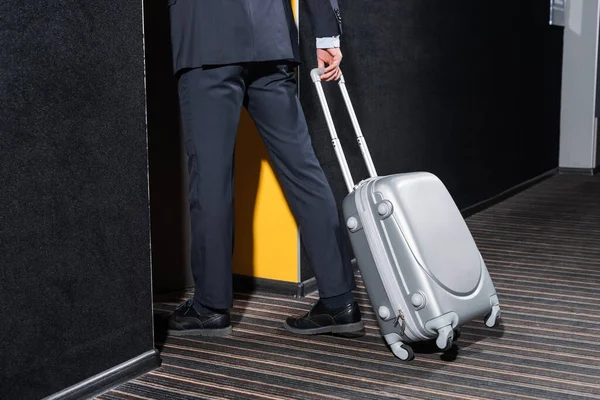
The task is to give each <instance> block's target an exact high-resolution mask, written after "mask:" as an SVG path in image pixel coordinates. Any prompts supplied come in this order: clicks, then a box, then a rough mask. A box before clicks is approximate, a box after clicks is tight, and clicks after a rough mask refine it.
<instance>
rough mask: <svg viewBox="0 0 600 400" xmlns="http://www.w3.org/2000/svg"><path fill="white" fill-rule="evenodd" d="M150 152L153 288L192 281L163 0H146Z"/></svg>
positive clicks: (184, 182)
mask: <svg viewBox="0 0 600 400" xmlns="http://www.w3.org/2000/svg"><path fill="white" fill-rule="evenodd" d="M144 15H145V18H144V21H145V24H144V26H145V37H144V38H145V45H146V46H145V49H146V93H147V100H146V101H147V104H148V105H147V107H148V153H149V171H150V204H151V210H152V212H151V225H152V269H153V271H152V272H153V285H154V291H155V293H161V292H171V291H174V290H179V289H182V288H185V287H191V286H193V285H194V283H193V280H192V275H191V270H190V268H189V249H188V247H187V246H189V242H190V232H189V230H190V228H189V209H188V207H189V204H188V198H187V170H186V167H187V166H186V163H187V157H186V155H185V152H184V150H183V143H182V134H181V131H180V124H179V98H178V94H177V80H176V78H175V76H174V75H173V65H172V61H171V60H172V55H171V36H170V23H169V10H168V8H167V2H166V1H147V2H145V4H144Z"/></svg>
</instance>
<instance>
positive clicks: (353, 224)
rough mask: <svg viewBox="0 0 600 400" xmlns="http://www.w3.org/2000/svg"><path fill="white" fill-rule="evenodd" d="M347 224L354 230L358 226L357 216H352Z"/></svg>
mask: <svg viewBox="0 0 600 400" xmlns="http://www.w3.org/2000/svg"><path fill="white" fill-rule="evenodd" d="M346 226H347V227H348V229H350V230H351V231H352V230H354V229H356V228H357V227H358V221H357V220H356V218H354V217H350V218H348V221H347V222H346Z"/></svg>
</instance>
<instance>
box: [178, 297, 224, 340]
mask: <svg viewBox="0 0 600 400" xmlns="http://www.w3.org/2000/svg"><path fill="white" fill-rule="evenodd" d="M167 324H168V329H167V334H168V335H173V336H226V335H230V334H231V332H232V328H231V321H230V316H229V312H228V311H227V310H224V312H212V311H208V310H207V312H206V313H202V314H199V313H198V311H196V308H195V307H194V300H193V299H189V300H187V301H186V302H184V303H182V304H180V305H179V307H177V309H176V310H175V311H174V312H173V313H172V314H171V315H170V316H169V317H168V319H167Z"/></svg>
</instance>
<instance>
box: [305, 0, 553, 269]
mask: <svg viewBox="0 0 600 400" xmlns="http://www.w3.org/2000/svg"><path fill="white" fill-rule="evenodd" d="M340 8H341V10H340V11H341V15H342V21H343V27H344V34H343V38H342V51H343V54H344V59H343V61H342V70H343V72H344V75H345V79H346V83H347V87H348V90H349V93H350V96H351V98H352V100H353V102H354V107H355V109H356V112H357V115H358V119H359V122H360V123H361V127H362V130H363V133H364V135H365V139H366V141H367V143H368V145H369V148H370V150H371V153H372V156H373V158H374V162H375V166H376V167H377V168H378V172H379V174H381V175H385V174H392V173H397V172H409V171H417V170H424V171H430V172H433V173H435V174H437V175H438V176H439V177H440V178H441V179H442V181H443V182H444V183H445V184H446V185H447V187H448V189H449V191H450V193H451V194H452V196H453V197H454V199H455V201H456V202H457V204H458V206H459V208H461V209H467V208H471V207H473V206H477V205H478V204H480V203H481V202H485V201H486V200H488V199H491V198H494V197H495V196H497V195H499V194H501V193H503V192H505V191H507V190H510V189H511V188H515V187H518V186H519V185H521V184H523V183H524V182H528V181H530V180H531V179H536V178H537V177H540V176H545V174H547V173H553V171H554V170H555V169H556V168H557V166H558V147H559V127H560V93H561V65H562V29H561V28H559V27H555V26H549V25H548V9H549V7H548V2H547V1H544V0H527V1H519V2H514V3H511V5H510V6H509V7H502V8H501V9H499V8H498V4H497V3H495V2H489V1H475V0H462V1H452V2H449V1H444V0H428V1H422V0H401V1H396V0H393V1H392V0H389V1H377V2H374V1H370V0H353V1H351V2H350V1H340ZM299 15H300V43H301V47H302V56H303V58H304V60H305V64H304V66H303V67H302V68H301V69H300V74H299V78H300V101H301V102H302V104H303V106H304V108H305V112H306V114H307V118H308V122H309V128H310V131H311V135H312V138H313V143H314V145H315V148H316V151H317V156H318V157H319V160H320V161H321V162H322V164H323V166H324V168H325V171H326V174H327V176H328V178H329V180H330V182H331V184H332V185H333V187H334V192H335V194H336V197H337V199H338V203H339V204H340V205H341V200H342V198H343V196H344V195H345V194H346V187H345V185H344V181H343V179H342V175H341V172H340V168H339V166H338V163H337V159H336V157H335V153H334V152H333V149H332V147H331V144H330V142H329V140H330V139H329V133H328V130H327V126H326V124H325V120H324V118H323V113H322V111H321V108H320V103H319V100H318V98H317V96H316V92H315V90H314V87H313V85H312V83H311V81H310V78H309V73H310V69H311V68H313V67H314V66H315V65H316V60H315V50H314V40H313V36H312V29H311V26H310V22H309V19H308V16H307V13H306V10H305V7H303V6H302V2H300V13H299ZM325 91H326V94H327V96H328V98H329V99H330V106H331V109H332V113H333V115H334V120H335V123H336V127H337V129H338V134H339V136H340V140H341V142H342V145H343V147H344V150H345V151H346V156H347V158H348V162H349V164H350V167H351V169H352V171H353V174H354V177H355V179H357V180H358V179H362V178H364V177H366V176H367V171H366V168H365V167H364V166H363V160H362V157H361V155H360V152H359V151H358V148H357V146H356V144H355V143H356V142H355V139H354V132H353V130H352V126H351V124H350V121H349V118H348V114H347V112H346V109H345V106H344V104H343V100H342V98H341V95H340V94H339V90H337V87H336V86H335V85H334V84H331V85H330V84H326V85H325ZM471 210H473V208H471ZM312 275H313V274H312V272H311V270H310V267H309V266H308V263H307V262H306V261H305V258H303V263H302V279H303V280H306V279H309V278H310V277H312Z"/></svg>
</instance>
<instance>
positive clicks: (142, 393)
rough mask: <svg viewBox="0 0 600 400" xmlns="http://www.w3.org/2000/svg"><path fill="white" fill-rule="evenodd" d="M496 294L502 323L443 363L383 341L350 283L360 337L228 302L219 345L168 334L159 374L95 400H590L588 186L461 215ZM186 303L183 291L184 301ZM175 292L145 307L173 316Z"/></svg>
mask: <svg viewBox="0 0 600 400" xmlns="http://www.w3.org/2000/svg"><path fill="white" fill-rule="evenodd" d="M467 222H468V224H469V227H470V228H471V230H472V232H473V235H474V237H475V239H476V241H477V243H478V245H479V247H480V250H481V252H482V254H483V257H484V259H485V261H486V262H487V264H488V268H489V270H490V273H491V275H492V278H493V280H494V283H495V285H496V288H497V290H498V294H499V297H500V302H501V306H502V309H503V315H502V322H501V324H500V327H498V328H494V329H488V328H487V327H486V326H485V325H484V324H483V322H482V321H474V322H473V323H470V324H468V325H466V326H465V327H463V329H462V336H461V338H460V339H459V340H458V341H457V342H456V344H455V345H454V347H453V348H452V349H451V350H450V351H449V352H448V353H446V354H441V353H440V352H439V351H438V350H437V349H436V348H435V346H434V345H425V346H421V348H416V349H415V353H416V359H415V360H414V361H412V362H410V363H404V362H401V361H399V360H398V359H396V358H395V357H394V356H393V355H392V353H391V352H390V351H389V350H388V349H387V348H386V346H385V345H384V343H383V341H382V339H381V337H380V335H379V332H378V329H377V325H376V321H375V318H374V314H373V311H372V309H371V308H370V305H369V302H368V298H367V296H366V294H365V291H364V286H363V285H362V281H361V280H360V276H358V282H359V290H358V291H357V295H358V298H359V300H360V304H361V307H362V312H363V315H364V318H365V321H366V329H365V335H364V336H362V337H360V338H354V339H349V338H340V337H334V336H319V337H308V338H306V337H298V336H294V335H292V334H290V333H288V332H286V331H285V330H284V329H283V328H282V321H283V319H284V318H285V317H286V316H288V315H289V314H295V313H302V312H304V311H305V310H307V309H308V307H309V305H310V303H311V302H313V301H314V300H315V297H310V298H307V299H293V298H287V297H282V296H275V295H268V294H253V295H246V294H242V293H238V294H236V300H235V306H234V309H233V318H234V334H233V336H231V337H228V338H213V339H182V338H173V337H170V338H167V339H166V340H164V341H161V342H159V343H157V345H158V346H159V348H160V349H161V351H162V359H163V365H162V367H161V368H159V369H157V370H155V371H153V372H151V373H149V374H147V375H145V376H142V377H141V378H139V379H136V380H134V381H131V382H128V383H126V384H123V385H121V386H120V387H118V388H117V389H115V390H113V391H111V392H109V393H107V394H105V395H103V396H101V397H100V398H101V399H106V400H109V399H198V398H205V399H216V398H226V399H339V398H344V399H382V398H404V399H560V400H565V399H592V398H595V399H598V398H600V379H599V377H600V318H599V317H598V314H597V311H598V310H597V307H598V304H599V303H600V176H598V177H575V176H557V177H554V178H551V179H549V180H547V181H544V182H543V183H541V184H539V185H537V186H535V187H533V188H531V189H529V190H527V191H525V192H523V193H521V194H519V195H517V196H515V197H513V198H511V199H509V200H507V201H504V202H502V203H501V204H498V205H496V206H494V207H492V208H490V209H488V210H486V211H484V212H481V213H479V214H476V215H474V216H472V217H470V218H468V219H467ZM188 295H189V293H188ZM185 296H186V294H180V295H179V296H175V297H173V298H170V299H168V300H169V301H165V302H161V303H157V304H156V305H155V306H156V309H157V310H164V311H168V310H172V309H173V308H174V307H175V306H176V305H177V303H178V302H179V301H180V300H182V299H184V298H185Z"/></svg>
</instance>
